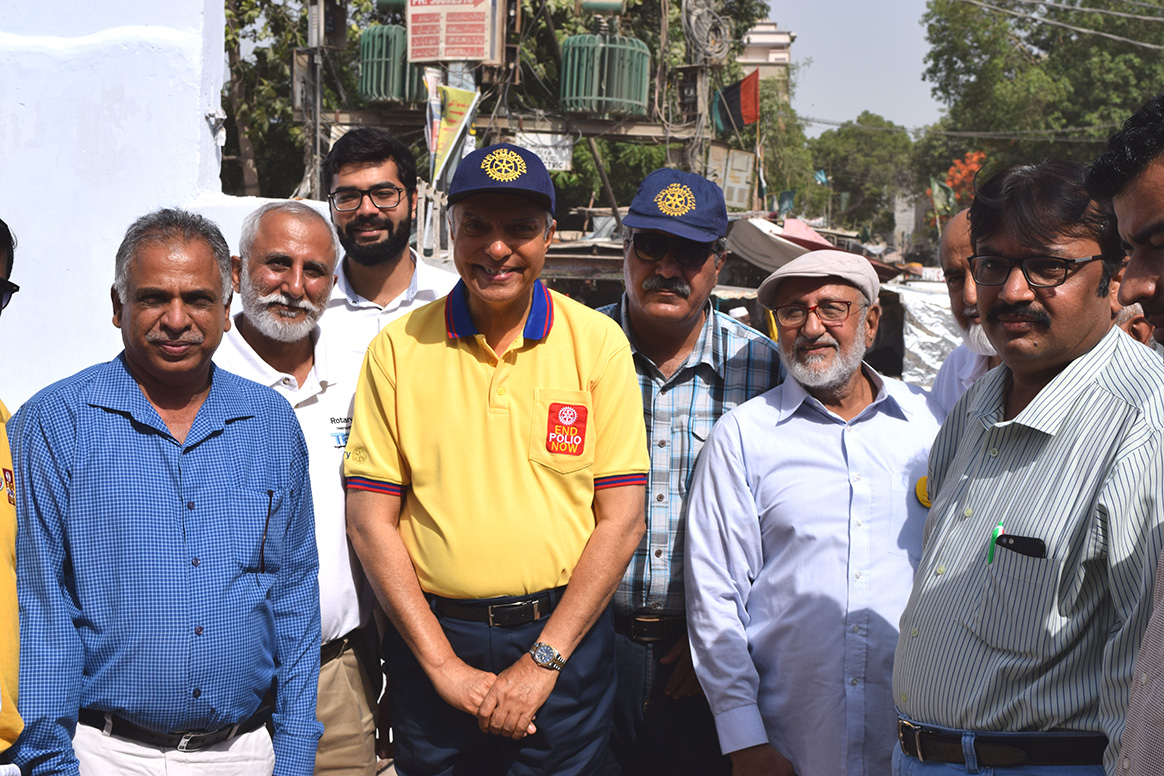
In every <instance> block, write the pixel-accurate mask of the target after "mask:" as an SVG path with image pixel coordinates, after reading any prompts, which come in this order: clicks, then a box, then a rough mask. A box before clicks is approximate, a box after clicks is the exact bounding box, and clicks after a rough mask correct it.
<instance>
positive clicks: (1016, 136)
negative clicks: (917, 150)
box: [789, 116, 1120, 144]
mask: <svg viewBox="0 0 1164 776" xmlns="http://www.w3.org/2000/svg"><path fill="white" fill-rule="evenodd" d="M789 118H792V117H791V116H790V117H789ZM796 118H797V119H799V120H801V121H804V122H806V123H809V124H826V125H828V126H834V127H853V128H855V129H863V130H868V131H870V132H905V133H907V134H920V133H927V134H936V135H942V136H945V137H978V138H983V139H985V140H1048V141H1050V142H1053V143H1096V144H1098V143H1106V142H1107V138H1106V137H1090V138H1089V137H1056V135H1061V134H1064V133H1068V132H1090V131H1098V130H1111V129H1116V128H1118V127H1119V126H1120V124H1118V123H1113V124H1095V125H1093V126H1089V127H1063V128H1062V129H1012V130H981V131H974V130H953V129H931V128H924V127H923V128H920V129H918V128H914V129H906V128H905V127H874V126H870V125H868V124H858V123H856V122H853V121H836V120H834V119H818V118H813V117H811V116H796Z"/></svg>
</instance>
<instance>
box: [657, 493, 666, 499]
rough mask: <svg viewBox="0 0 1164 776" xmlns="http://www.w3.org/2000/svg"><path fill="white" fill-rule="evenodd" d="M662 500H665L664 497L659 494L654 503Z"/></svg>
mask: <svg viewBox="0 0 1164 776" xmlns="http://www.w3.org/2000/svg"><path fill="white" fill-rule="evenodd" d="M664 498H666V497H665V496H664V495H663V494H662V493H660V494H659V495H657V496H655V501H662V500H663V499H664Z"/></svg>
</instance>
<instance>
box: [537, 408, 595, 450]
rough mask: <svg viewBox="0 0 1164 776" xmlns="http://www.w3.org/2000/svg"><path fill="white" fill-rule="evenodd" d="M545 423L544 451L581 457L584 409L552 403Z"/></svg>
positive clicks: (584, 441) (583, 434)
mask: <svg viewBox="0 0 1164 776" xmlns="http://www.w3.org/2000/svg"><path fill="white" fill-rule="evenodd" d="M547 421H548V422H547V423H546V450H548V451H549V452H551V453H560V454H562V455H582V450H583V449H584V448H585V443H586V408H585V407H583V406H581V405H577V404H562V403H559V402H554V403H553V404H551V405H550V415H549V418H547Z"/></svg>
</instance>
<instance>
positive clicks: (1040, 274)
mask: <svg viewBox="0 0 1164 776" xmlns="http://www.w3.org/2000/svg"><path fill="white" fill-rule="evenodd" d="M1102 258H1103V254H1100V255H1098V256H1084V257H1082V258H1078V259H1068V258H1064V257H1062V256H1027V257H1026V258H1023V259H1012V258H1009V257H1007V256H986V255H978V254H976V255H974V256H971V257H970V258H969V259H968V260H967V261H969V262H970V274H971V275H973V276H974V282H975V283H977V284H978V285H980V286H1001V285H1002V284H1004V283H1006V279H1007V278H1008V277H1010V273H1011V270H1012V269H1014V267H1015V265H1018V267H1019V268H1020V269H1021V270H1022V271H1023V277H1024V278H1026V279H1027V284H1028V285H1030V286H1032V287H1034V288H1054V287H1055V286H1061V285H1063V282H1064V281H1066V280H1067V274H1068V272H1069V270H1070V269H1071V266H1072V265H1073V264H1086V263H1087V262H1089V261H1099V260H1100V259H1102Z"/></svg>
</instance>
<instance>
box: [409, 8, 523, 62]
mask: <svg viewBox="0 0 1164 776" xmlns="http://www.w3.org/2000/svg"><path fill="white" fill-rule="evenodd" d="M497 9H498V0H408V5H407V7H406V9H405V19H406V26H407V29H408V61H409V62H456V61H476V62H482V63H484V64H487V65H499V64H502V63H503V61H504V54H505V52H504V46H503V41H502V40H501V34H502V33H503V32H504V25H503V24H498V17H499V16H500V14H499V13H498V10H497Z"/></svg>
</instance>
